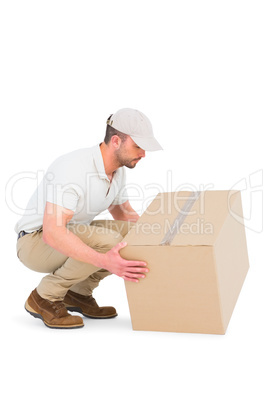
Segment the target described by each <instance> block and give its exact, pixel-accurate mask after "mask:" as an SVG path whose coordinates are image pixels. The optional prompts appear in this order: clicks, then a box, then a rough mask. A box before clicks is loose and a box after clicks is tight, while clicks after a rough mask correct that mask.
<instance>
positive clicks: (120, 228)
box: [17, 220, 134, 301]
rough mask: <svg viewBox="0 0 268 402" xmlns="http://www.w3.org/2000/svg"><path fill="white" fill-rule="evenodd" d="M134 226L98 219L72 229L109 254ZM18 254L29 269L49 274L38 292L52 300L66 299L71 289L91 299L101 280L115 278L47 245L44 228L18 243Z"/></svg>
mask: <svg viewBox="0 0 268 402" xmlns="http://www.w3.org/2000/svg"><path fill="white" fill-rule="evenodd" d="M133 225H134V223H131V222H127V221H114V220H96V221H93V222H92V223H91V224H90V225H89V224H72V225H68V229H69V230H70V231H72V232H73V233H74V234H75V235H76V236H78V237H79V238H80V239H81V240H82V241H83V242H84V243H86V244H87V245H88V246H90V247H91V248H93V249H94V250H96V251H98V252H100V253H106V252H107V251H109V250H111V248H112V247H114V246H115V245H116V244H118V243H120V242H121V241H122V239H123V237H124V236H125V235H126V234H127V232H128V231H129V230H130V228H131V227H132V226H133ZM17 255H18V258H19V259H20V261H21V262H22V263H23V264H24V265H25V266H27V267H28V268H30V269H32V270H34V271H37V272H43V273H48V275H46V276H45V277H44V278H43V279H42V280H41V282H40V284H39V285H38V287H37V291H38V293H39V295H40V296H41V297H43V298H44V299H48V300H51V301H58V300H63V298H64V296H65V294H66V293H67V291H68V290H69V289H71V290H72V291H74V292H76V293H80V294H82V295H85V296H89V295H91V294H92V291H93V289H95V288H96V287H97V286H98V285H99V282H100V280H101V279H104V278H105V277H106V276H108V275H111V273H110V272H109V271H107V270H105V269H99V268H98V267H96V266H94V265H92V264H87V263H84V262H81V261H78V260H75V259H73V258H69V257H67V256H66V255H64V254H61V253H60V252H58V251H57V250H55V249H54V248H52V247H50V246H49V245H48V244H46V243H44V241H43V239H42V228H41V229H40V230H38V231H37V232H34V233H30V234H27V235H25V236H23V237H21V238H20V239H19V240H18V242H17Z"/></svg>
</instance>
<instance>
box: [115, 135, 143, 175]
mask: <svg viewBox="0 0 268 402" xmlns="http://www.w3.org/2000/svg"><path fill="white" fill-rule="evenodd" d="M115 155H116V157H117V161H118V163H119V164H120V165H121V166H126V167H128V168H130V169H133V168H134V167H135V166H136V164H137V163H138V162H139V160H140V159H141V158H144V157H145V151H144V150H143V149H142V148H140V147H139V146H138V145H137V144H136V143H135V142H134V141H133V140H132V138H131V137H129V136H128V137H127V139H126V141H125V142H121V144H120V148H119V149H118V150H117V151H116V152H115Z"/></svg>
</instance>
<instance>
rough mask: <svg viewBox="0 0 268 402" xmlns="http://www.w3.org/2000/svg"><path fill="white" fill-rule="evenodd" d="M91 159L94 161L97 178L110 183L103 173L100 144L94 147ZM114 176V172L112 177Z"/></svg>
mask: <svg viewBox="0 0 268 402" xmlns="http://www.w3.org/2000/svg"><path fill="white" fill-rule="evenodd" d="M93 159H94V163H95V167H96V170H97V172H98V175H99V178H100V179H104V180H108V181H109V182H110V180H109V178H108V176H107V174H106V172H105V168H104V162H103V158H102V153H101V150H100V144H99V145H96V146H95V147H94V151H93ZM115 175H116V171H115V174H114V176H115Z"/></svg>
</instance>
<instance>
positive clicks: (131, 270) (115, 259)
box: [102, 242, 149, 282]
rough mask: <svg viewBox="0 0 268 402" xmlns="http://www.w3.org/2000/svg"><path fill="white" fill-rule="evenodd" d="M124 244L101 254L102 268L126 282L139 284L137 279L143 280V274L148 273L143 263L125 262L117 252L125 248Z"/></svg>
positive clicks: (119, 244)
mask: <svg viewBox="0 0 268 402" xmlns="http://www.w3.org/2000/svg"><path fill="white" fill-rule="evenodd" d="M126 245H127V243H126V242H121V243H118V244H117V245H116V246H114V247H113V248H112V249H111V250H110V251H108V252H107V253H105V254H103V263H102V268H104V269H106V270H107V271H110V272H112V273H113V274H115V275H117V276H120V277H121V278H123V279H125V280H126V281H131V282H139V278H145V275H144V273H145V272H149V269H148V268H147V263H146V262H145V261H130V260H125V259H124V258H122V257H121V255H120V254H119V251H120V250H121V249H122V248H124V247H126Z"/></svg>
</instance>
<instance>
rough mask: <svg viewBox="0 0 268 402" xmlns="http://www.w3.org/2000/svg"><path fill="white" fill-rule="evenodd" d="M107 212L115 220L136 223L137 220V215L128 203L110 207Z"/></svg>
mask: <svg viewBox="0 0 268 402" xmlns="http://www.w3.org/2000/svg"><path fill="white" fill-rule="evenodd" d="M108 211H109V212H110V214H111V215H112V217H113V218H114V219H115V220H119V221H130V222H137V220H138V219H139V215H138V214H137V212H136V211H135V210H134V209H133V208H132V206H131V205H130V203H129V201H126V202H124V204H120V205H111V206H110V207H109V208H108Z"/></svg>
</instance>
